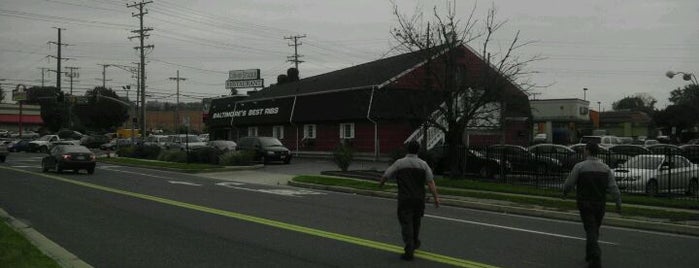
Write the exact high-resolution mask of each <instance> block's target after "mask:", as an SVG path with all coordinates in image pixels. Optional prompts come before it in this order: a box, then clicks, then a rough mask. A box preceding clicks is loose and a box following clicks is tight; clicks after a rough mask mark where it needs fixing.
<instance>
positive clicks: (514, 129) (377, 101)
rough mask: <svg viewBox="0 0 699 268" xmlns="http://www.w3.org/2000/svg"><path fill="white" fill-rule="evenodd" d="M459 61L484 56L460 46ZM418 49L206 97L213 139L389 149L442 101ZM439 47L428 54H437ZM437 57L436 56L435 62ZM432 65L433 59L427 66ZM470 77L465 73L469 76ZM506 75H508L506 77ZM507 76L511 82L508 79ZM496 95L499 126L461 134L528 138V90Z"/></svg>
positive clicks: (477, 66) (320, 149)
mask: <svg viewBox="0 0 699 268" xmlns="http://www.w3.org/2000/svg"><path fill="white" fill-rule="evenodd" d="M458 52H459V53H458V54H457V55H459V56H458V59H459V60H458V62H459V66H460V67H459V68H460V69H461V70H464V71H466V72H469V70H474V73H475V72H476V71H475V70H482V68H484V66H485V63H484V62H483V60H482V59H481V57H480V56H478V55H477V54H476V53H475V52H474V51H473V50H472V49H470V48H469V47H467V46H462V47H459V48H458ZM420 53H422V52H413V53H406V54H401V55H397V56H393V57H389V58H384V59H380V60H377V61H372V62H368V63H364V64H360V65H356V66H353V67H349V68H345V69H341V70H337V71H333V72H329V73H325V74H321V75H317V76H313V77H308V78H304V79H301V80H299V81H296V82H289V83H284V84H280V85H272V86H270V87H267V88H264V89H262V90H260V91H257V92H253V94H250V95H249V96H239V95H238V96H229V97H222V98H216V99H213V100H212V101H211V107H210V110H209V113H208V115H206V121H205V123H206V124H207V126H208V128H209V132H210V133H211V138H212V139H228V140H234V141H235V140H238V139H239V138H240V137H244V136H273V137H277V138H278V139H279V140H281V141H282V143H284V145H285V146H286V147H288V148H289V149H291V150H292V151H294V152H295V153H298V154H327V153H329V152H332V151H333V150H334V149H335V148H336V147H337V146H338V144H340V143H347V144H350V145H351V146H352V147H353V148H354V149H355V151H356V152H357V154H358V155H364V156H374V157H376V158H378V157H380V156H387V155H389V154H391V153H392V152H394V151H395V150H397V149H399V148H401V147H402V146H403V144H404V143H405V142H406V141H407V139H408V138H409V137H414V135H413V134H414V133H416V131H419V130H420V129H421V127H420V126H421V124H422V123H423V122H421V121H420V119H419V118H424V116H422V117H420V116H418V115H417V114H418V113H419V112H418V110H422V113H423V114H424V113H425V109H427V110H428V111H426V112H428V113H429V112H432V111H434V110H435V109H436V108H437V107H438V105H439V104H440V103H441V102H442V100H441V99H440V97H439V96H440V94H435V91H436V90H440V88H439V86H438V85H437V84H436V83H435V84H434V85H433V86H432V87H431V89H424V87H423V86H422V85H424V84H425V83H424V82H423V81H424V80H425V78H426V77H425V73H427V72H426V70H425V63H426V61H425V60H423V58H422V57H423V55H424V54H420ZM444 55H445V53H441V54H440V55H438V56H437V57H435V59H434V60H433V61H432V62H438V61H439V60H440V58H443V57H444ZM436 65H437V64H434V66H436ZM433 68H436V67H433ZM467 77H468V76H467ZM508 81H509V80H508ZM508 83H509V82H508ZM506 88H507V89H506V93H505V94H504V95H505V96H506V97H504V98H503V99H502V100H500V101H498V102H499V103H502V102H504V103H506V105H507V106H506V107H508V109H507V110H506V112H505V115H504V116H503V117H501V118H505V120H506V122H507V123H506V124H505V129H504V131H503V129H501V128H500V126H499V124H496V125H483V126H473V128H472V129H469V130H468V131H467V132H468V133H470V135H469V137H464V140H465V141H467V142H469V143H470V144H472V145H474V144H477V145H486V144H492V143H496V142H498V141H500V139H501V137H502V136H503V134H504V136H505V137H504V141H505V142H506V143H511V144H527V143H529V141H530V135H531V133H530V132H531V112H530V107H529V101H528V98H527V95H526V94H524V92H523V91H522V90H521V89H520V88H519V87H518V86H517V85H515V84H512V83H509V84H508V86H507V87H506Z"/></svg>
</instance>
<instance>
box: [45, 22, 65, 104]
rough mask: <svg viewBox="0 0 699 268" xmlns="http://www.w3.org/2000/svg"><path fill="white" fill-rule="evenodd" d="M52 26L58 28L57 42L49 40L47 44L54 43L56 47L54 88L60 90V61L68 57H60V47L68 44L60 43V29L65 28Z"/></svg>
mask: <svg viewBox="0 0 699 268" xmlns="http://www.w3.org/2000/svg"><path fill="white" fill-rule="evenodd" d="M54 28H55V29H56V30H58V41H57V42H53V41H51V42H49V44H54V45H56V47H57V55H56V57H55V58H56V70H55V72H56V88H58V90H59V91H60V90H61V61H63V60H68V58H63V57H61V48H62V47H63V46H68V44H63V43H61V30H65V29H64V28H58V27H54ZM49 57H53V56H49Z"/></svg>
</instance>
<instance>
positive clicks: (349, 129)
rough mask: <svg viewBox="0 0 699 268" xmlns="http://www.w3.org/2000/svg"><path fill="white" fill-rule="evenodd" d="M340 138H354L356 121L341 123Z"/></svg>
mask: <svg viewBox="0 0 699 268" xmlns="http://www.w3.org/2000/svg"><path fill="white" fill-rule="evenodd" d="M340 139H354V123H343V124H340Z"/></svg>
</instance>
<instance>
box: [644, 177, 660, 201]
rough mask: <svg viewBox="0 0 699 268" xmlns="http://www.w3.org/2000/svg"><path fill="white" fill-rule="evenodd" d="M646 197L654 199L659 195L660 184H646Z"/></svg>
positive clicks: (652, 182) (650, 182) (652, 181)
mask: <svg viewBox="0 0 699 268" xmlns="http://www.w3.org/2000/svg"><path fill="white" fill-rule="evenodd" d="M646 195H648V196H650V197H654V196H657V195H658V182H657V181H655V180H651V181H649V182H648V184H646Z"/></svg>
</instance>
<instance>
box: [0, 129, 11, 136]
mask: <svg viewBox="0 0 699 268" xmlns="http://www.w3.org/2000/svg"><path fill="white" fill-rule="evenodd" d="M9 137H10V131H8V130H6V129H0V138H9Z"/></svg>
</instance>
